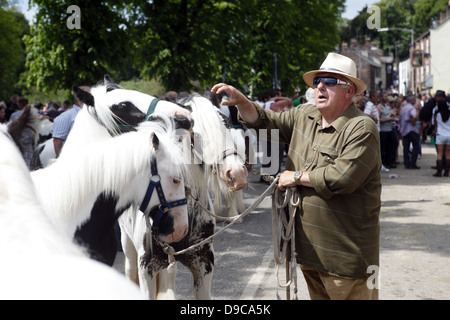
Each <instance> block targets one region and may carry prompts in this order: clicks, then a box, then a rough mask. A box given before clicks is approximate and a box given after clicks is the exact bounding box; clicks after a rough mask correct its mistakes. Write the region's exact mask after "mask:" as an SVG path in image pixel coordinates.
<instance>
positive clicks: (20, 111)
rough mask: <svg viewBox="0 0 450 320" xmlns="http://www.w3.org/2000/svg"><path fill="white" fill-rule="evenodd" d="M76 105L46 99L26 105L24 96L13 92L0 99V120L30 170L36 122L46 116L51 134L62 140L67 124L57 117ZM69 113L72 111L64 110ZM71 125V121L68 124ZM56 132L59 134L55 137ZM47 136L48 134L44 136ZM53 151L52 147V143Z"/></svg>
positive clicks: (66, 132) (67, 130)
mask: <svg viewBox="0 0 450 320" xmlns="http://www.w3.org/2000/svg"><path fill="white" fill-rule="evenodd" d="M74 107H76V104H73V105H72V103H71V102H70V101H69V100H65V101H64V102H63V103H61V102H60V101H47V102H46V103H45V105H44V104H42V103H40V102H37V103H35V104H33V105H32V104H30V103H29V101H28V99H27V98H26V97H21V96H19V95H17V94H15V95H13V96H12V97H11V99H10V101H8V102H4V101H1V102H0V123H4V124H8V126H10V132H11V134H12V135H13V136H14V138H15V141H18V142H17V144H18V147H19V149H20V151H21V152H22V155H23V157H24V159H25V162H26V163H27V165H28V167H29V168H30V170H32V169H33V154H34V150H35V148H36V146H37V144H38V143H39V142H40V141H39V134H38V123H39V120H43V119H48V120H49V121H50V122H53V132H52V133H53V136H54V137H55V135H56V137H59V136H60V137H61V139H65V138H66V137H67V134H68V132H69V131H70V128H68V129H66V128H65V127H67V126H68V125H67V123H63V122H64V121H63V119H64V118H67V117H66V116H63V117H60V115H62V114H63V113H65V112H66V111H68V110H72V109H73V108H74ZM68 113H73V112H68ZM70 127H71V124H70ZM58 135H59V136H58ZM46 138H48V137H46ZM55 150H57V149H56V146H55Z"/></svg>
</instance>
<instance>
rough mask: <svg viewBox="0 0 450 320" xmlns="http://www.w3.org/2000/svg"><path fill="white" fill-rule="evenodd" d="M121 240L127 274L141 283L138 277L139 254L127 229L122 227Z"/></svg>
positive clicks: (134, 280) (132, 279) (129, 277)
mask: <svg viewBox="0 0 450 320" xmlns="http://www.w3.org/2000/svg"><path fill="white" fill-rule="evenodd" d="M120 241H121V243H122V249H123V253H124V255H125V276H126V277H127V278H128V279H130V280H131V281H133V282H135V283H136V284H137V285H139V278H138V254H137V251H136V248H135V247H134V244H133V241H132V240H131V239H130V237H129V236H128V234H127V233H126V232H125V230H123V229H122V232H121V237H120Z"/></svg>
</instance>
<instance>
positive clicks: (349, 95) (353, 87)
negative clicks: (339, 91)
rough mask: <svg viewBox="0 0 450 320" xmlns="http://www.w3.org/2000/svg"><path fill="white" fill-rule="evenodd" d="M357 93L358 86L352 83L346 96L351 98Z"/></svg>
mask: <svg viewBox="0 0 450 320" xmlns="http://www.w3.org/2000/svg"><path fill="white" fill-rule="evenodd" d="M355 93H356V87H355V85H354V84H352V85H350V86H349V87H348V88H347V91H346V92H345V97H346V98H349V99H351V98H353V96H354V95H355Z"/></svg>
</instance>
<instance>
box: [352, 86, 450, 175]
mask: <svg viewBox="0 0 450 320" xmlns="http://www.w3.org/2000/svg"><path fill="white" fill-rule="evenodd" d="M355 104H356V105H357V106H358V107H359V108H360V109H361V110H362V111H364V113H366V114H367V115H368V116H369V117H371V118H372V119H373V121H375V123H376V124H377V127H378V130H379V132H380V147H381V159H382V169H381V170H382V171H386V172H388V171H389V170H390V169H395V168H397V165H399V164H400V163H401V160H403V164H404V166H405V168H406V169H420V167H419V166H418V165H417V160H418V159H419V158H420V157H421V155H422V143H425V142H426V141H427V139H428V136H430V141H431V143H432V144H433V145H436V151H437V164H436V167H435V168H436V169H437V172H436V173H435V174H434V176H436V177H441V176H442V171H444V176H448V175H449V166H450V163H449V162H448V161H447V160H446V159H448V156H450V121H449V119H448V114H449V108H450V96H446V95H445V92H444V91H442V90H437V91H436V94H435V95H434V96H427V95H420V94H419V95H417V96H416V95H414V94H412V93H411V92H409V93H407V94H406V95H402V94H398V93H396V92H395V91H392V90H384V91H369V93H368V94H366V95H363V96H358V97H356V98H355ZM400 143H401V146H402V151H403V152H402V154H401V155H400V158H399V154H398V150H399V148H398V147H399V144H400ZM446 146H447V147H446Z"/></svg>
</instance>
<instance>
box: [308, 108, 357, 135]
mask: <svg viewBox="0 0 450 320" xmlns="http://www.w3.org/2000/svg"><path fill="white" fill-rule="evenodd" d="M307 115H308V117H309V118H311V119H312V120H314V121H315V122H317V124H318V125H319V126H322V114H321V113H320V112H319V110H317V108H311V109H310V110H308V111H307ZM356 116H358V109H357V108H356V107H355V105H354V103H352V104H351V105H350V107H348V108H347V110H345V111H344V113H343V114H342V115H340V116H339V117H338V118H337V119H336V120H334V121H333V122H332V123H331V124H329V125H328V126H327V127H326V128H328V127H333V128H334V129H335V130H336V131H337V132H341V131H342V129H343V128H344V126H345V124H346V123H347V121H348V120H349V119H351V118H354V117H356Z"/></svg>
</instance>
